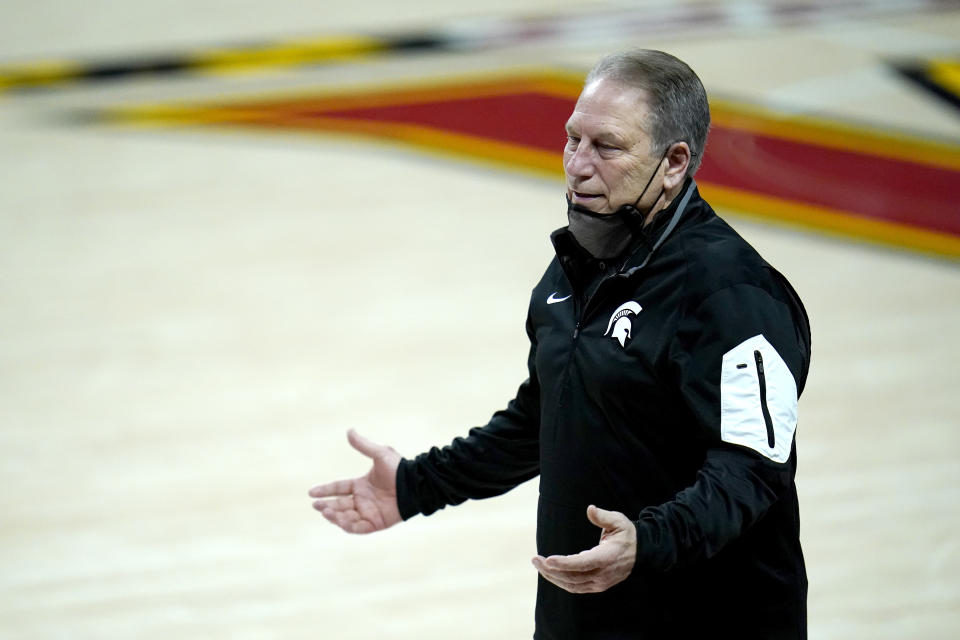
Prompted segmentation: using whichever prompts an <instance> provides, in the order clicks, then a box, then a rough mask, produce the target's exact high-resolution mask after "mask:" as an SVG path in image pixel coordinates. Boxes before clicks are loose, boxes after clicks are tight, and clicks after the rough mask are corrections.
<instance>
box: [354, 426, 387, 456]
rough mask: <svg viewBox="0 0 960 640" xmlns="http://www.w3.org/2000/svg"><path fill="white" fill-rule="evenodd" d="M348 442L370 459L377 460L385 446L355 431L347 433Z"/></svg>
mask: <svg viewBox="0 0 960 640" xmlns="http://www.w3.org/2000/svg"><path fill="white" fill-rule="evenodd" d="M347 440H348V441H349V442H350V446H351V447H353V448H354V449H356V450H357V451H359V452H360V453H362V454H363V455H365V456H367V457H368V458H377V457H378V456H379V455H380V454H381V453H382V452H383V446H382V445H379V444H377V443H376V442H374V441H373V440H368V439H367V438H364V437H363V436H362V435H360V434H359V433H357V432H356V431H355V430H354V429H350V430H349V431H347Z"/></svg>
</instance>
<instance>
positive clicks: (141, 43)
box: [0, 0, 960, 640]
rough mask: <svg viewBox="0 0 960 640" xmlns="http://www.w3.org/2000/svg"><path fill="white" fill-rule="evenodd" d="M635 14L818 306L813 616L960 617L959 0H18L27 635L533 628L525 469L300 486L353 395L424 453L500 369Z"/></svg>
mask: <svg viewBox="0 0 960 640" xmlns="http://www.w3.org/2000/svg"><path fill="white" fill-rule="evenodd" d="M627 46H644V47H650V48H660V49H664V50H667V51H669V52H671V53H674V54H675V55H677V56H679V57H681V58H682V59H684V60H685V61H687V62H688V63H689V64H690V65H691V66H692V67H693V68H694V69H695V70H696V71H697V72H698V73H699V74H700V76H701V78H702V79H703V81H704V83H705V85H706V87H707V90H708V93H709V94H710V97H711V101H712V102H713V103H714V110H715V120H716V122H715V129H714V133H715V137H712V138H711V143H710V145H712V146H710V145H708V153H707V159H708V160H709V161H712V162H713V163H714V164H713V166H712V168H710V169H709V171H711V172H712V173H707V171H708V168H707V167H705V169H704V171H705V173H704V176H703V179H702V180H701V183H702V185H703V190H704V192H705V194H706V195H707V197H708V199H710V200H711V201H713V202H714V204H715V205H717V208H718V210H719V211H720V213H721V215H723V216H724V217H726V218H727V219H728V220H729V221H730V222H731V223H732V224H733V225H734V226H735V227H736V228H737V229H738V230H740V232H741V233H742V234H743V235H744V236H745V237H747V239H748V240H750V241H751V242H752V243H753V244H754V245H755V246H756V247H757V248H758V249H759V250H760V251H761V253H762V254H764V256H765V257H767V258H768V260H770V261H771V262H772V263H773V264H774V265H775V266H777V267H778V268H779V269H780V270H781V271H783V272H784V273H785V274H786V275H787V276H788V277H789V279H790V280H791V281H792V283H793V284H794V286H795V287H796V288H797V290H798V291H799V292H800V294H801V296H802V297H803V299H804V301H805V303H806V306H807V309H808V311H809V313H810V316H811V319H812V324H813V336H814V360H813V368H812V370H811V375H810V379H809V383H808V386H807V390H806V393H805V394H804V397H803V398H802V400H801V409H800V416H801V417H800V427H799V430H798V436H797V446H798V449H799V456H800V457H799V459H800V466H799V475H798V480H797V481H798V485H799V489H800V493H801V508H802V527H803V530H802V538H803V543H804V545H805V550H806V556H807V562H808V568H809V577H810V601H809V607H810V637H811V638H814V639H828V638H829V639H834V638H836V639H841V638H842V639H845V640H848V639H854V638H863V639H867V638H869V639H871V640H873V639H881V638H925V639H934V638H943V639H946V638H954V637H956V634H957V631H958V629H960V578H958V575H960V546H958V539H957V535H956V531H957V529H958V527H960V512H958V506H957V505H958V504H960V465H958V463H957V460H956V458H955V457H954V456H955V455H956V454H957V451H958V449H960V431H958V427H960V409H958V405H957V390H958V383H960V376H958V374H957V370H958V369H957V362H958V359H960V337H958V335H957V330H958V326H960V270H958V262H957V261H958V257H960V249H958V246H960V204H958V196H960V181H958V180H957V177H958V176H960V160H958V158H960V110H958V106H957V105H958V101H957V97H956V96H957V92H958V86H960V80H958V71H957V69H958V66H957V65H958V59H960V3H958V2H954V1H932V0H927V1H922V0H899V1H881V0H877V1H874V2H867V1H864V2H825V1H821V2H816V1H806V2H800V1H795V2H791V1H789V0H782V1H779V2H772V1H771V2H759V1H736V0H734V1H731V2H720V1H715V2H704V1H688V2H653V1H651V2H640V1H637V2H626V1H619V2H617V1H607V2H570V1H566V0H560V1H553V2H547V1H545V0H512V1H510V2H505V1H502V0H489V1H488V2H485V3H483V4H482V5H481V4H458V3H448V2H439V1H438V0H416V1H411V2H405V3H393V2H384V1H382V0H361V1H359V2H353V3H332V2H315V3H303V2H289V1H285V0H279V1H277V2H272V3H262V2H249V1H236V2H212V1H203V0H201V1H195V2H184V1H182V0H174V1H172V2H166V3H144V2H138V1H133V2H127V3H112V2H104V1H102V0H93V1H91V2H86V3H79V2H65V1H53V0H51V1H48V2H40V3H28V2H21V1H17V0H8V1H7V2H5V3H3V5H2V6H0V176H2V177H0V637H4V638H129V637H137V638H330V639H331V640H333V639H343V640H349V639H361V638H384V637H386V638H448V637H457V638H461V639H463V640H466V639H468V638H524V637H530V635H531V634H532V630H533V604H534V593H535V586H536V573H535V570H534V569H533V567H532V566H531V565H530V563H529V560H530V558H531V557H532V556H533V555H534V553H535V546H534V535H533V533H534V519H535V501H536V483H535V482H532V483H528V484H527V485H524V486H522V487H520V488H518V489H516V490H515V491H513V492H511V493H510V494H508V495H506V496H503V497H501V498H498V499H495V500H489V501H482V502H474V503H470V504H466V505H463V506H461V507H458V508H454V509H449V508H448V509H447V510H445V511H443V512H441V513H439V514H436V515H434V516H431V517H430V518H422V517H417V518H415V519H413V520H411V521H409V522H408V523H405V524H403V525H402V526H398V527H395V528H394V529H391V530H389V531H387V532H384V533H381V534H377V535H374V536H368V537H351V536H348V535H346V534H344V533H342V532H340V531H339V530H337V529H334V528H333V527H331V526H329V525H327V523H326V522H325V521H323V520H322V518H321V517H320V516H319V515H318V514H316V513H315V512H313V511H312V510H311V509H310V504H309V500H308V498H307V496H306V491H307V489H308V488H309V487H311V486H313V485H314V484H318V483H320V482H323V481H327V480H330V479H335V478H340V477H347V476H353V475H359V474H362V473H364V472H365V471H366V469H367V463H366V461H365V460H364V459H363V458H361V457H360V456H359V454H355V453H354V452H352V450H350V449H349V447H348V446H347V443H346V439H345V437H344V432H345V431H346V429H347V428H349V427H356V428H357V429H358V430H360V432H361V433H364V434H365V435H367V436H368V437H370V438H372V439H375V440H378V441H381V442H386V443H388V444H391V445H393V446H394V447H396V448H397V449H398V450H399V451H401V453H404V454H407V455H413V454H416V453H418V452H419V451H421V450H423V449H424V448H426V447H429V446H431V445H434V444H443V443H445V442H448V441H449V440H450V439H451V438H452V437H454V436H456V435H459V434H462V433H465V431H466V430H467V429H468V428H469V427H470V426H473V425H476V424H482V423H484V422H485V421H486V420H487V419H488V417H489V415H490V414H491V413H492V412H493V411H494V410H496V409H499V408H501V407H502V406H504V405H505V403H506V401H507V400H508V399H509V398H510V397H512V394H513V392H514V390H515V388H516V385H517V384H519V383H520V382H521V381H522V379H523V378H524V377H525V357H526V349H527V347H526V337H525V333H524V329H523V326H524V324H523V323H524V315H525V311H526V306H527V299H528V295H529V292H530V289H531V288H532V286H533V284H534V283H535V282H536V280H537V279H538V278H539V276H540V274H541V272H542V270H543V268H544V267H545V266H546V264H547V262H548V260H549V258H550V255H551V248H550V245H549V241H548V235H549V233H550V231H552V230H553V229H555V228H557V227H559V226H562V225H563V224H565V210H564V201H563V186H562V181H561V178H560V175H561V174H560V155H559V152H560V145H561V144H562V140H563V133H562V123H563V118H564V117H565V114H563V112H564V110H567V109H569V106H571V105H572V101H573V99H575V95H576V90H575V87H576V82H577V80H578V78H579V77H582V74H583V73H584V72H585V71H586V70H587V69H588V68H589V67H590V66H591V64H592V63H593V62H594V61H595V60H596V58H597V57H598V56H599V55H600V54H602V53H605V52H608V51H611V50H614V49H619V48H623V47H627ZM571 86H573V87H574V89H572V90H571ZM411 105H413V106H412V107H411ZM558 113H561V114H562V115H561V116H560V117H559V119H558V118H557V114H558ZM554 137H555V138H556V141H557V143H556V148H555V151H553V150H551V149H552V147H551V145H552V144H553V143H552V140H553V138H554ZM694 613H695V612H694Z"/></svg>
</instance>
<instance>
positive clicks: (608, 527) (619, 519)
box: [587, 505, 627, 531]
mask: <svg viewBox="0 0 960 640" xmlns="http://www.w3.org/2000/svg"><path fill="white" fill-rule="evenodd" d="M587 520H589V521H590V522H592V523H593V524H595V525H596V526H598V527H600V528H601V529H603V530H604V531H613V530H616V529H622V528H623V526H624V522H625V521H626V520H627V517H626V516H625V515H623V514H622V513H620V512H619V511H607V510H606V509H601V508H600V507H595V506H594V505H590V506H589V507H587Z"/></svg>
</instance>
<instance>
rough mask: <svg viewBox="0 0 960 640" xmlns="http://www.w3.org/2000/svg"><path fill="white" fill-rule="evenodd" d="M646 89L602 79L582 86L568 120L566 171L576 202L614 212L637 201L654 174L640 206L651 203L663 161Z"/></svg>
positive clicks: (646, 205)
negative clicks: (654, 145)
mask: <svg viewBox="0 0 960 640" xmlns="http://www.w3.org/2000/svg"><path fill="white" fill-rule="evenodd" d="M646 98H647V96H646V92H645V91H643V90H642V89H636V88H633V87H625V86H623V85H621V84H619V83H617V82H616V81H613V80H609V79H605V78H600V79H599V80H595V81H593V82H591V83H590V84H589V85H587V86H586V87H584V89H583V92H582V93H581V94H580V98H579V99H578V100H577V105H576V106H575V107H574V109H573V114H572V115H571V116H570V119H569V120H567V146H566V147H565V148H564V151H563V169H564V172H565V173H566V176H567V194H568V195H569V196H570V200H571V201H572V202H573V203H574V204H578V205H581V206H583V207H586V208H587V209H590V210H591V211H594V212H596V213H612V212H614V211H616V210H617V209H618V208H619V207H620V206H622V205H624V204H633V203H634V202H635V201H636V199H637V197H638V196H639V195H640V193H641V192H642V191H643V189H644V187H645V186H646V184H647V181H648V180H650V176H651V175H652V174H653V173H654V172H656V173H657V177H654V178H653V181H652V182H651V183H650V187H649V188H647V192H646V193H644V195H643V199H642V200H641V201H640V202H639V203H638V204H637V208H638V209H640V210H641V211H643V210H644V209H645V208H648V207H650V206H652V205H653V204H654V203H655V200H656V198H657V196H658V194H659V192H660V188H661V185H662V182H663V175H662V174H663V171H662V166H661V165H662V162H661V163H658V160H660V158H659V157H654V156H652V155H651V153H652V152H653V151H654V149H653V148H652V141H651V138H650V127H649V124H650V123H649V108H648V107H647V99H646Z"/></svg>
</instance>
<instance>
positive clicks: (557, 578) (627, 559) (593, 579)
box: [533, 505, 637, 593]
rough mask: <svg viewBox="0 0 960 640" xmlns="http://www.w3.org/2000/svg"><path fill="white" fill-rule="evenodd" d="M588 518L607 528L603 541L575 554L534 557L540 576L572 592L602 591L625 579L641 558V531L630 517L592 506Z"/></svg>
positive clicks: (603, 534) (604, 530)
mask: <svg viewBox="0 0 960 640" xmlns="http://www.w3.org/2000/svg"><path fill="white" fill-rule="evenodd" d="M587 519H588V520H590V522H592V523H593V524H595V525H597V526H598V527H600V528H601V529H603V533H602V534H601V535H600V544H598V545H597V546H595V547H594V548H592V549H588V550H586V551H581V552H580V553H577V554H575V555H572V556H550V557H549V558H544V557H543V556H536V557H535V558H534V559H533V566H535V567H536V568H537V571H539V572H540V575H542V576H543V577H544V578H546V579H547V580H549V581H550V582H552V583H553V584H555V585H557V586H558V587H560V588H561V589H564V590H565V591H569V592H570V593H599V592H601V591H606V590H607V589H609V588H610V587H612V586H613V585H615V584H617V583H619V582H623V581H624V580H626V579H627V576H629V575H630V572H631V571H633V563H634V561H635V560H636V557H637V530H636V527H635V526H634V524H633V523H632V522H631V521H630V519H629V518H627V516H625V515H623V514H622V513H620V512H619V511H604V510H603V509H598V508H597V507H595V506H593V505H590V506H589V507H587Z"/></svg>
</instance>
